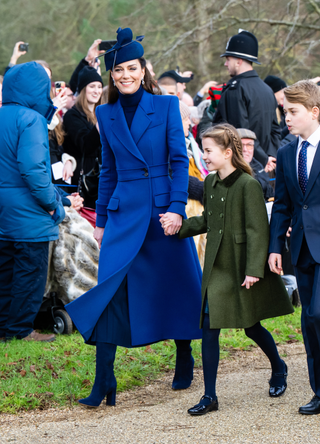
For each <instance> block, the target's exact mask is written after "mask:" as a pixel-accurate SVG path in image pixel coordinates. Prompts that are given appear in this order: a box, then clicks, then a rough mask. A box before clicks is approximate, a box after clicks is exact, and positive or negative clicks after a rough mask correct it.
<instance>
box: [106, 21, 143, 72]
mask: <svg viewBox="0 0 320 444" xmlns="http://www.w3.org/2000/svg"><path fill="white" fill-rule="evenodd" d="M117 34H118V35H117V43H116V44H115V45H114V46H113V47H112V48H111V49H110V50H108V51H107V52H106V53H105V54H104V63H105V65H106V70H107V71H109V69H110V70H111V71H112V70H113V68H114V67H115V66H116V65H119V64H120V63H124V62H129V60H135V59H140V58H141V57H142V56H143V54H144V49H143V46H142V45H141V43H139V42H141V41H142V40H143V39H144V35H139V36H138V37H136V40H132V38H133V34H132V31H131V29H130V28H125V29H122V28H118V30H117Z"/></svg>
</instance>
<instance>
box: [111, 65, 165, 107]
mask: <svg viewBox="0 0 320 444" xmlns="http://www.w3.org/2000/svg"><path fill="white" fill-rule="evenodd" d="M138 60H139V63H140V65H141V68H142V69H143V68H144V69H145V74H144V78H143V79H144V85H142V87H143V89H144V90H146V91H147V92H148V93H150V94H157V95H161V90H160V88H159V86H158V85H157V83H156V82H155V81H154V80H153V78H152V76H151V74H150V71H149V70H148V68H147V66H146V65H147V62H146V59H145V58H144V57H141V58H140V59H138ZM108 86H109V88H108V103H116V101H117V100H118V98H119V91H118V88H117V87H116V86H115V85H114V84H113V80H112V77H111V71H110V72H109V85H108Z"/></svg>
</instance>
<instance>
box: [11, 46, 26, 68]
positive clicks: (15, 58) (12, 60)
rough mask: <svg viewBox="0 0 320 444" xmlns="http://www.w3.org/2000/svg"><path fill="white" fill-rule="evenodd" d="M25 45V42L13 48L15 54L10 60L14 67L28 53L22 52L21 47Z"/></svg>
mask: <svg viewBox="0 0 320 444" xmlns="http://www.w3.org/2000/svg"><path fill="white" fill-rule="evenodd" d="M22 44H24V42H17V43H16V44H15V45H14V48H13V53H12V56H11V59H10V63H12V64H13V65H15V64H16V63H17V60H18V58H19V57H21V56H22V55H24V54H26V52H27V51H20V49H19V46H20V45H22Z"/></svg>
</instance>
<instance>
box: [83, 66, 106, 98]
mask: <svg viewBox="0 0 320 444" xmlns="http://www.w3.org/2000/svg"><path fill="white" fill-rule="evenodd" d="M92 82H100V83H102V86H103V80H102V77H101V76H100V75H99V74H98V73H97V70H96V69H94V68H93V67H92V66H85V67H84V68H82V70H81V71H80V72H79V76H78V92H79V93H80V92H81V90H82V89H83V88H84V87H85V86H87V85H89V83H92Z"/></svg>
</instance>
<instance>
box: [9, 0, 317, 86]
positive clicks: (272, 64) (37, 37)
mask: <svg viewBox="0 0 320 444" xmlns="http://www.w3.org/2000/svg"><path fill="white" fill-rule="evenodd" d="M319 18H320V1H318V0H290V1H288V0H229V1H227V2H226V1H225V0H215V1H212V0H209V1H208V0H54V1H52V0H50V1H49V0H1V2H0V72H3V70H4V68H5V67H6V66H7V64H8V62H9V60H10V56H11V54H12V50H13V47H14V44H15V42H17V41H19V40H22V41H25V42H28V43H29V45H30V46H29V53H28V54H26V55H24V56H22V57H21V58H20V59H19V62H18V63H23V62H26V61H30V60H34V59H44V60H46V61H47V62H48V63H49V64H50V66H51V68H52V71H53V80H66V81H68V80H69V78H70V76H71V74H72V71H73V69H74V68H75V67H76V65H77V63H78V62H79V61H80V60H81V59H82V58H83V57H84V56H85V55H86V53H87V49H88V47H89V46H90V45H91V44H92V42H93V40H94V39H96V38H101V39H103V40H108V39H110V40H111V39H114V38H115V33H116V30H117V28H118V27H119V26H121V27H122V28H124V27H127V26H129V27H131V28H132V30H133V33H134V36H136V35H141V34H144V35H145V40H144V41H143V45H144V48H145V55H146V57H147V58H148V59H150V60H151V62H152V63H153V65H154V70H155V72H156V74H157V76H159V75H160V74H161V73H162V72H163V71H165V70H167V69H175V68H176V66H177V65H178V66H179V67H180V70H181V71H186V70H191V71H193V72H194V77H195V79H194V81H193V82H191V83H190V84H189V85H188V90H189V92H190V93H194V92H195V91H196V90H197V89H198V87H200V85H202V84H203V83H204V82H205V81H207V80H216V81H218V82H220V81H227V80H228V78H227V76H226V71H225V68H224V67H223V63H224V60H223V59H221V58H220V57H219V56H220V54H221V53H222V52H223V51H224V49H225V46H226V43H227V41H228V39H229V37H230V36H232V35H233V34H235V33H237V32H238V29H239V28H242V29H247V30H249V31H251V32H253V33H254V34H255V35H256V36H257V38H258V40H259V60H260V62H261V63H262V65H261V66H256V68H257V71H258V73H259V74H260V76H261V77H262V78H264V77H265V76H266V75H268V74H275V75H279V76H281V77H283V78H284V79H285V80H286V81H287V83H289V84H290V83H293V82H294V81H297V80H299V79H301V78H307V77H315V76H317V75H319V74H320V60H319V53H320V47H319V43H320V23H319V22H320V21H319ZM102 72H103V77H104V79H105V81H106V82H107V76H106V74H105V73H104V69H103V66H102Z"/></svg>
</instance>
